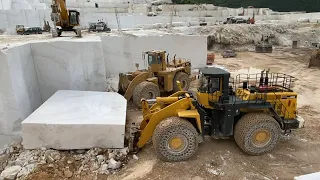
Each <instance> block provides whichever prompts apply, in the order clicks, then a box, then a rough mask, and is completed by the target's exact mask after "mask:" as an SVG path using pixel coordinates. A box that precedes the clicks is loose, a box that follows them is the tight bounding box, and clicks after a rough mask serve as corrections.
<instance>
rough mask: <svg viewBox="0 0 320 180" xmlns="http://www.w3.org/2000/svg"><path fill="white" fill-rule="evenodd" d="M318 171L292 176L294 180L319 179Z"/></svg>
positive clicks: (319, 173)
mask: <svg viewBox="0 0 320 180" xmlns="http://www.w3.org/2000/svg"><path fill="white" fill-rule="evenodd" d="M319 179H320V172H316V173H311V174H306V175H302V176H297V177H294V180H319Z"/></svg>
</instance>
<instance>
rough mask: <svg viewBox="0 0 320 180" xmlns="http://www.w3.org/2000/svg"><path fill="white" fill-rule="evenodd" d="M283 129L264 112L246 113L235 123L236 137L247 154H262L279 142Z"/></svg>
mask: <svg viewBox="0 0 320 180" xmlns="http://www.w3.org/2000/svg"><path fill="white" fill-rule="evenodd" d="M280 135H281V130H280V126H279V124H278V122H277V121H276V120H275V119H273V117H271V116H269V115H267V114H263V113H249V114H246V115H244V116H243V117H242V118H241V119H240V120H239V121H238V122H237V124H236V125H235V129H234V139H235V141H236V143H237V144H238V146H239V147H240V148H241V149H242V150H243V151H244V152H246V153H247V154H250V155H262V154H265V153H268V152H270V151H272V150H273V149H274V148H275V147H276V146H277V144H278V142H279V139H280Z"/></svg>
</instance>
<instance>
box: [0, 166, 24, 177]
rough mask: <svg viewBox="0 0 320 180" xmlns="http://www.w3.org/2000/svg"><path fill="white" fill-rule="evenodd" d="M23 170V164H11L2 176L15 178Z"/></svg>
mask: <svg viewBox="0 0 320 180" xmlns="http://www.w3.org/2000/svg"><path fill="white" fill-rule="evenodd" d="M20 170H21V166H11V167H8V168H6V169H5V170H3V171H2V173H1V175H0V178H3V179H8V180H13V179H15V178H16V176H17V174H18V173H19V171H20Z"/></svg>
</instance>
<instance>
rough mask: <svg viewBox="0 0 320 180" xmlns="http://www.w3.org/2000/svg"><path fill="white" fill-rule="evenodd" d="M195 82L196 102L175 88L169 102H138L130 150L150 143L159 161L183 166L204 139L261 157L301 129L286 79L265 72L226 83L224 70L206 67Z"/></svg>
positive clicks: (294, 97) (160, 99) (290, 79)
mask: <svg viewBox="0 0 320 180" xmlns="http://www.w3.org/2000/svg"><path fill="white" fill-rule="evenodd" d="M198 78H199V84H200V86H199V88H198V90H197V92H196V93H195V94H196V96H194V95H193V94H192V93H191V92H188V91H183V90H182V88H180V89H181V90H180V91H178V92H176V93H174V94H172V95H171V96H169V97H157V98H156V99H148V100H146V99H142V100H141V104H142V114H143V120H142V122H141V124H140V125H136V124H132V126H131V127H132V128H131V131H130V139H129V148H130V150H132V151H137V150H139V149H140V148H142V147H143V146H144V145H145V144H146V143H147V142H148V141H149V140H150V139H151V138H152V143H153V146H154V150H155V151H156V154H157V156H158V158H159V159H161V160H163V161H184V160H187V159H189V158H190V157H192V156H193V155H194V154H195V152H196V150H197V147H198V143H201V142H203V138H204V136H205V135H208V136H211V137H212V138H215V139H224V138H228V137H232V136H233V137H234V139H235V142H236V143H237V145H238V146H239V147H240V149H242V150H243V151H244V152H246V153H247V154H249V155H262V154H265V153H268V152H270V151H272V150H273V149H274V148H275V147H276V146H277V144H278V142H279V139H280V138H281V137H283V135H288V134H289V133H290V132H291V130H292V129H297V128H301V127H303V126H304V120H303V118H301V117H300V116H298V115H297V96H298V95H297V93H296V92H294V91H293V90H292V84H291V83H292V82H293V81H294V79H295V78H294V77H292V76H290V75H286V74H282V73H269V70H267V71H262V72H261V73H258V74H239V75H237V76H236V77H235V78H233V79H232V78H231V77H230V73H229V72H228V71H226V70H223V69H220V68H216V67H206V68H202V69H200V75H199V77H198ZM177 84H180V82H178V83H177ZM149 104H153V105H152V106H151V107H149ZM134 126H136V127H134Z"/></svg>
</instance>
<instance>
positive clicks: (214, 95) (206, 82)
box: [197, 67, 230, 109]
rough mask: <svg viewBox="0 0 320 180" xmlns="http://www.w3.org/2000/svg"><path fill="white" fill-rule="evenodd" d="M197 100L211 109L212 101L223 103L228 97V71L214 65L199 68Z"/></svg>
mask: <svg viewBox="0 0 320 180" xmlns="http://www.w3.org/2000/svg"><path fill="white" fill-rule="evenodd" d="M199 71H200V72H199V82H200V85H199V88H198V91H197V99H198V102H199V103H200V104H201V105H202V106H204V107H206V108H210V109H213V106H211V105H210V104H212V103H218V102H221V103H223V102H224V101H227V100H228V97H229V78H230V73H229V72H227V71H225V70H223V69H220V68H216V67H206V68H202V69H200V70H199Z"/></svg>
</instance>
